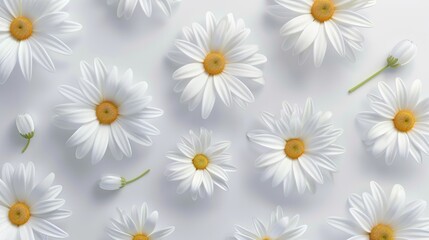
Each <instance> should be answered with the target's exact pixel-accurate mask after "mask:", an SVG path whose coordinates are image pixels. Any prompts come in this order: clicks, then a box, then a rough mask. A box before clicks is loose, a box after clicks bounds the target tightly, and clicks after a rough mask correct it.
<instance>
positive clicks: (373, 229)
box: [328, 182, 429, 240]
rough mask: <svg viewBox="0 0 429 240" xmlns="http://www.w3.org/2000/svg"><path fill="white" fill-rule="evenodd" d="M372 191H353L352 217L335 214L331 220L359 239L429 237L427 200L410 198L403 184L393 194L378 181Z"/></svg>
mask: <svg viewBox="0 0 429 240" xmlns="http://www.w3.org/2000/svg"><path fill="white" fill-rule="evenodd" d="M370 186H371V192H364V193H363V194H362V195H359V194H353V195H351V196H350V198H349V200H348V205H349V212H350V214H351V216H350V217H349V218H340V217H331V218H329V219H328V223H329V224H330V225H331V226H333V227H335V228H337V229H338V230H340V231H342V232H344V233H346V234H347V235H348V236H349V238H348V239H356V240H396V239H397V240H399V239H400V240H417V239H422V240H423V239H429V218H427V217H424V216H423V214H424V212H425V210H426V205H427V203H426V201H423V200H414V201H407V200H406V194H405V190H404V188H403V187H402V186H401V185H395V186H393V189H392V192H391V193H390V196H387V195H386V194H385V192H384V190H383V189H382V188H381V187H380V185H378V184H377V183H376V182H371V183H370Z"/></svg>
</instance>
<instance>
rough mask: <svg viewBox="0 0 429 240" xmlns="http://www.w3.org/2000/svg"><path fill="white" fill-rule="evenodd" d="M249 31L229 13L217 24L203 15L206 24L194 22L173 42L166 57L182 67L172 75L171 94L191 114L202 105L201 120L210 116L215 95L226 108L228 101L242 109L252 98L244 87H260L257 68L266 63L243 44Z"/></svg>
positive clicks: (253, 50)
mask: <svg viewBox="0 0 429 240" xmlns="http://www.w3.org/2000/svg"><path fill="white" fill-rule="evenodd" d="M249 33H250V30H249V29H248V28H246V27H245V25H244V22H243V20H242V19H238V20H235V19H234V16H233V15H232V14H229V15H227V16H225V17H224V18H222V19H220V20H219V21H218V20H217V19H216V17H215V16H214V15H213V14H212V13H210V12H209V13H207V16H206V25H205V26H202V25H200V24H198V23H194V24H192V27H185V28H184V29H183V35H184V37H183V38H184V39H180V40H177V41H176V43H175V46H176V48H177V49H175V50H173V51H172V52H171V54H170V58H171V59H172V60H173V61H175V62H177V63H178V64H180V65H182V67H180V68H179V69H177V70H176V71H175V72H174V73H173V78H174V79H175V80H177V84H176V86H175V88H174V91H175V92H178V93H180V92H181V93H182V94H181V98H180V101H181V102H187V103H188V106H189V110H190V111H193V110H195V108H197V107H198V105H199V104H200V103H201V104H202V112H201V116H202V118H204V119H206V118H208V117H209V116H210V113H211V112H212V109H213V106H214V104H215V102H216V94H217V95H218V96H219V98H220V99H221V100H222V102H223V103H224V104H225V105H226V106H228V107H230V106H231V103H232V102H235V103H236V104H237V105H238V106H240V107H242V108H245V107H246V106H247V104H248V103H251V102H254V101H255V97H254V96H253V93H252V92H251V91H250V90H249V88H248V87H247V85H246V84H249V83H250V82H257V83H260V84H264V80H263V78H262V71H261V70H260V69H259V66H260V65H261V64H263V63H265V62H266V61H267V59H266V57H265V56H263V55H261V54H259V53H258V52H259V48H258V46H256V45H247V44H245V41H246V39H247V37H248V36H249Z"/></svg>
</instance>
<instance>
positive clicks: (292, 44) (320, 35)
mask: <svg viewBox="0 0 429 240" xmlns="http://www.w3.org/2000/svg"><path fill="white" fill-rule="evenodd" d="M275 3H276V4H275V5H272V6H270V7H269V8H268V12H269V13H270V14H271V15H273V16H276V17H280V18H282V19H288V20H287V22H286V23H285V24H284V25H283V27H282V28H281V29H280V34H281V35H282V36H283V37H284V38H285V40H284V42H283V44H282V49H283V50H284V51H288V50H291V49H292V51H293V54H294V55H298V56H299V62H300V64H302V63H304V62H305V61H306V60H307V59H308V58H309V57H310V56H311V55H313V61H314V65H315V66H316V67H319V66H321V65H322V63H323V60H324V58H325V55H326V52H327V50H328V49H329V46H332V47H333V48H334V49H335V51H336V52H337V53H338V54H339V55H340V56H343V57H347V58H348V59H349V60H351V61H354V60H355V51H362V49H363V42H364V37H363V35H362V33H361V32H360V29H359V28H369V27H372V23H371V22H370V21H369V20H368V19H367V18H366V17H364V16H362V15H361V14H360V13H358V12H359V11H360V10H362V9H364V8H368V7H371V6H373V5H375V3H376V0H275Z"/></svg>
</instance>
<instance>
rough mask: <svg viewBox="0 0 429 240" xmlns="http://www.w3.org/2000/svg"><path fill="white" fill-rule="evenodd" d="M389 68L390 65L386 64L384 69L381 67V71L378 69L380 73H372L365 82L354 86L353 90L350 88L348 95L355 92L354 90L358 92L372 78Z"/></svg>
mask: <svg viewBox="0 0 429 240" xmlns="http://www.w3.org/2000/svg"><path fill="white" fill-rule="evenodd" d="M389 67H390V65H389V64H387V65H386V66H385V67H383V68H382V69H380V71H378V72H376V73H374V74H373V75H371V76H370V77H369V78H367V79H365V81H363V82H361V83H359V84H358V85H356V86H354V87H353V88H350V90H349V94H350V93H352V92H354V91H356V90H358V89H359V88H360V87H362V86H363V85H365V84H366V83H367V82H369V81H371V80H372V79H373V78H375V77H376V76H378V75H379V74H380V73H382V72H384V71H385V70H386V69H388V68H389Z"/></svg>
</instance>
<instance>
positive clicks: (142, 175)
mask: <svg viewBox="0 0 429 240" xmlns="http://www.w3.org/2000/svg"><path fill="white" fill-rule="evenodd" d="M149 172H150V169H148V170H146V171H144V172H143V173H142V174H140V176H138V177H136V178H133V179H131V180H129V181H126V182H125V184H124V186H125V185H128V184H130V183H133V182H135V181H137V180H139V179H140V178H142V177H144V176H145V175H146V174H148V173H149Z"/></svg>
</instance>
